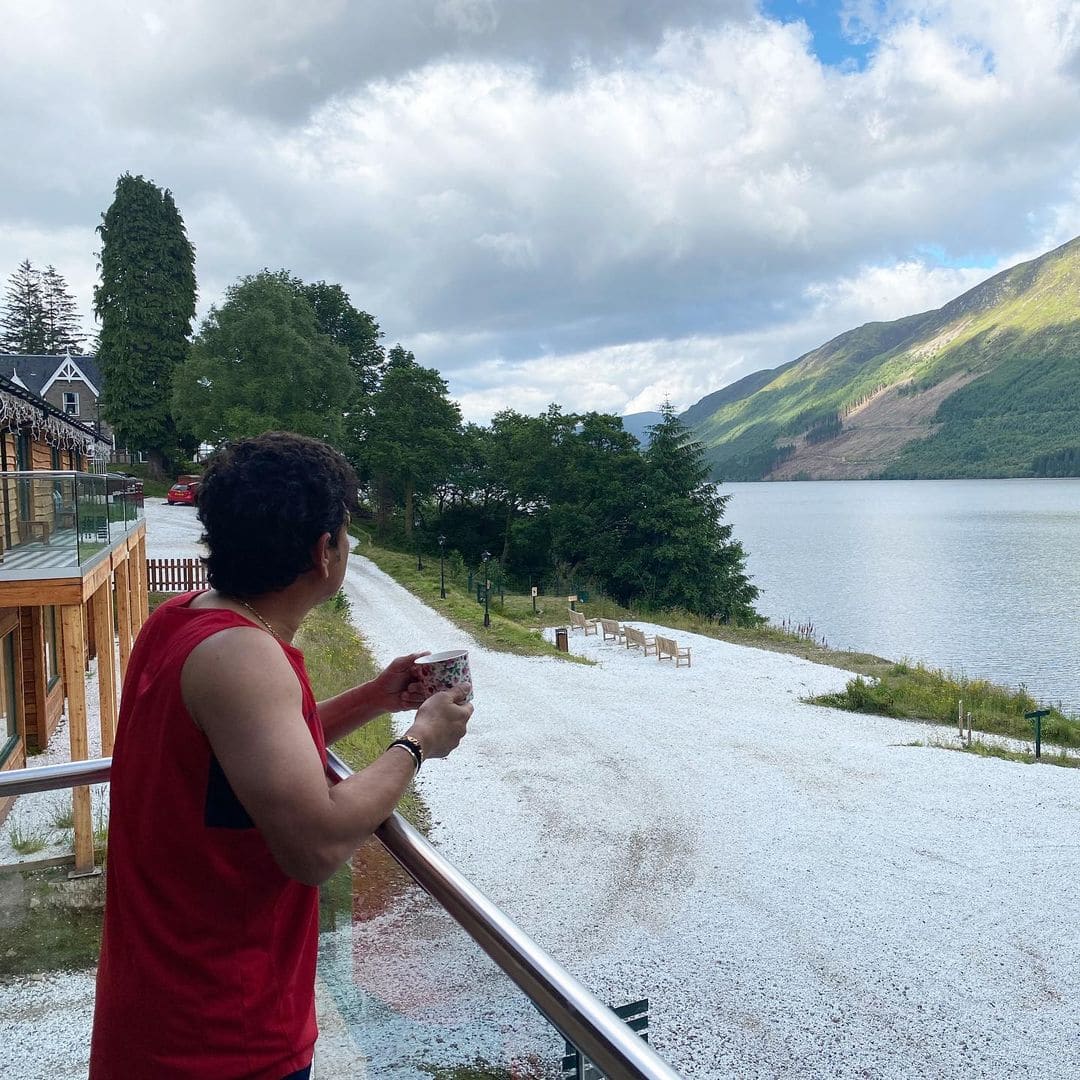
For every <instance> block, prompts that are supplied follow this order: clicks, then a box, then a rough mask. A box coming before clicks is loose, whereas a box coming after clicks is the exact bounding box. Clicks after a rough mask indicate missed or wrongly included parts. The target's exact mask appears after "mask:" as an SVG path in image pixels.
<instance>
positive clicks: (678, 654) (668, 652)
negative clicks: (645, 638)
mask: <svg viewBox="0 0 1080 1080" xmlns="http://www.w3.org/2000/svg"><path fill="white" fill-rule="evenodd" d="M656 659H657V660H674V661H675V666H676V667H678V666H679V665H680V664H681V663H682V662H683V661H684V660H685V661H686V666H687V667H689V666H690V646H689V645H687V646H686V648H685V649H680V648H679V643H678V642H677V641H675V640H673V639H672V638H668V637H661V636H660V635H659V634H657V635H656Z"/></svg>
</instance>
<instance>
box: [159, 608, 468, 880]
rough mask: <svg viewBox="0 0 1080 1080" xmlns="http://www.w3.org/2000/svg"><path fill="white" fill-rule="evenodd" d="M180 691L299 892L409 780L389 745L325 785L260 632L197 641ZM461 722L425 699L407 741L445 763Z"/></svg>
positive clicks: (277, 655) (270, 646)
mask: <svg viewBox="0 0 1080 1080" xmlns="http://www.w3.org/2000/svg"><path fill="white" fill-rule="evenodd" d="M181 691H182V693H183V698H184V703H185V705H186V706H187V708H188V711H189V712H190V713H191V716H192V719H193V720H194V721H195V723H196V724H198V726H199V727H200V728H201V729H202V730H203V732H204V733H205V735H206V737H207V739H208V740H209V742H210V746H211V749H212V750H213V752H214V754H215V756H216V757H217V759H218V762H219V764H220V765H221V768H222V769H223V771H224V772H225V775H226V777H228V780H229V783H230V784H231V785H232V788H233V791H234V792H235V793H236V796H237V798H238V799H239V800H240V802H241V803H242V804H243V806H244V809H246V810H247V812H248V813H249V814H250V815H251V818H252V820H253V821H254V822H255V825H256V827H257V828H258V829H259V831H260V832H261V833H262V834H263V837H264V838H265V840H266V842H267V845H268V846H269V848H270V851H271V852H272V854H273V856H274V858H275V859H276V860H277V863H278V865H279V866H280V867H281V869H282V870H283V871H284V872H285V873H286V874H288V875H289V876H290V877H293V878H296V879H297V880H299V881H303V882H305V883H306V884H309V885H317V884H320V883H321V882H323V881H325V880H326V879H327V878H329V877H330V875H331V874H333V873H334V871H335V870H336V869H337V868H338V867H339V866H341V865H342V864H343V863H344V862H345V861H346V860H347V859H348V858H349V857H350V856H351V855H352V853H353V851H355V850H356V848H357V847H358V846H359V845H360V844H362V843H363V842H364V840H366V839H367V838H368V836H370V835H371V833H373V832H374V831H375V829H377V828H378V826H379V825H381V824H382V822H383V821H385V820H386V819H387V818H388V817H389V816H390V814H391V812H392V811H393V809H394V807H395V806H396V805H397V804H398V801H399V800H400V799H401V796H402V795H403V794H404V792H405V789H406V788H407V787H408V784H409V781H410V780H411V779H412V777H413V772H414V763H413V758H412V755H411V754H410V753H409V751H408V750H406V749H404V748H402V747H392V748H390V749H389V750H387V751H386V752H385V753H384V754H383V755H382V756H381V757H379V758H378V759H377V760H376V761H374V762H372V764H371V765H369V766H368V767H367V768H365V769H363V770H361V771H360V772H358V773H357V774H356V775H355V776H351V777H349V778H348V779H347V780H344V781H342V782H341V783H340V784H337V785H336V786H334V787H328V786H327V782H326V777H325V774H324V773H323V766H322V761H321V760H320V757H319V753H318V751H317V749H316V747H315V744H314V742H313V741H312V738H311V733H310V732H309V731H308V728H307V725H306V724H305V722H304V718H303V713H302V695H301V691H300V683H299V681H298V680H297V677H296V673H295V672H294V671H293V669H292V666H291V665H290V664H289V662H288V660H287V659H286V658H285V656H284V654H283V653H282V651H281V647H280V646H279V645H278V644H277V642H276V641H274V640H273V639H272V638H271V637H269V635H267V634H264V633H263V632H262V631H261V630H255V629H253V628H252V629H248V628H247V627H237V628H234V629H230V630H224V631H222V632H221V633H219V634H215V635H213V636H212V637H209V638H207V639H206V640H205V641H203V642H201V643H200V644H199V645H198V646H196V647H195V649H193V650H192V652H191V655H190V656H189V657H188V659H187V661H186V663H185V664H184V670H183V673H182V675H181ZM464 693H465V691H464V690H462V691H460V692H459V693H458V694H457V695H456V697H457V699H460V698H463V697H464ZM471 714H472V706H471V705H469V704H465V703H464V702H463V701H461V700H456V699H455V695H452V694H450V693H445V692H444V693H440V694H435V695H433V696H432V697H431V698H429V699H428V700H427V701H426V702H424V704H423V705H422V706H421V708H420V709H419V710H418V712H417V715H416V719H415V721H414V722H413V724H412V726H411V727H410V728H409V731H408V734H409V735H411V736H412V737H413V738H415V739H417V740H418V741H419V742H420V744H421V746H422V747H423V748H424V755H425V757H445V756H446V755H447V754H449V753H450V751H451V750H453V749H454V747H455V746H457V744H458V743H459V742H460V741H461V738H462V736H463V735H464V734H465V725H466V723H467V721H468V719H469V716H470V715H471Z"/></svg>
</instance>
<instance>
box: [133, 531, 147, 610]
mask: <svg viewBox="0 0 1080 1080" xmlns="http://www.w3.org/2000/svg"><path fill="white" fill-rule="evenodd" d="M135 550H136V552H137V558H136V560H135V566H136V570H137V573H138V577H139V629H140V630H141V629H142V624H143V623H144V622H146V620H147V619H148V618H150V593H149V591H148V590H147V588H146V534H145V533H144V534H143V535H142V536H140V537H139V542H138V544H137V545H136V547H135Z"/></svg>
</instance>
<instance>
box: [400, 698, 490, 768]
mask: <svg viewBox="0 0 1080 1080" xmlns="http://www.w3.org/2000/svg"><path fill="white" fill-rule="evenodd" d="M469 690H470V687H469V686H468V684H466V683H463V684H462V685H461V686H455V687H454V689H453V690H440V691H439V692H438V693H437V694H432V695H431V697H429V698H428V699H427V701H425V702H424V703H423V705H421V706H420V708H419V709H418V710H417V713H416V719H415V720H414V721H413V722H412V725H411V727H410V728H409V730H408V731H407V732H405V734H406V735H409V736H411V737H412V738H414V739H416V740H417V741H418V742H419V743H420V745H421V746H422V747H423V748H424V757H426V758H441V757H446V756H447V754H449V753H450V751H451V750H453V749H454V748H455V747H456V746H457V744H458V743H459V742H461V740H462V738H464V736H465V726H466V724H468V722H469V717H470V716H472V713H473V707H472V702H470V701H466V700H465V698H466V697H468V694H469Z"/></svg>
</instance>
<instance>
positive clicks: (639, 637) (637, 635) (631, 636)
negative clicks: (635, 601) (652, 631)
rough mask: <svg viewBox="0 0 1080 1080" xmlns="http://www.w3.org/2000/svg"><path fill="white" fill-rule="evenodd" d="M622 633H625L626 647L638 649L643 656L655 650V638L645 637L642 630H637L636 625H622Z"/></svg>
mask: <svg viewBox="0 0 1080 1080" xmlns="http://www.w3.org/2000/svg"><path fill="white" fill-rule="evenodd" d="M623 633H624V634H626V647H627V648H628V649H640V650H641V651H642V653H644V655H645V656H648V655H649V653H651V652H656V638H651V637H646V636H645V632H644V631H643V630H638V628H637V627H636V626H624V627H623Z"/></svg>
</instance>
